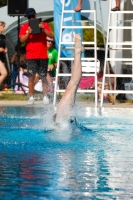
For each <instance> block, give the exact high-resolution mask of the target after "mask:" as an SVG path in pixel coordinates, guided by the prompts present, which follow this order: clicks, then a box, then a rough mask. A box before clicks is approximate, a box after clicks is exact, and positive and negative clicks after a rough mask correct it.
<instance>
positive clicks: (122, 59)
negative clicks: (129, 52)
mask: <svg viewBox="0 0 133 200" xmlns="http://www.w3.org/2000/svg"><path fill="white" fill-rule="evenodd" d="M106 60H107V61H133V59H132V58H107V59H106Z"/></svg>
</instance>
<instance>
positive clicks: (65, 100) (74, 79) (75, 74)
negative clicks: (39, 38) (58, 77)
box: [56, 34, 82, 122]
mask: <svg viewBox="0 0 133 200" xmlns="http://www.w3.org/2000/svg"><path fill="white" fill-rule="evenodd" d="M81 51H82V43H81V36H80V34H77V35H76V36H75V56H74V63H73V68H72V76H71V79H70V81H69V83H68V86H67V88H66V91H65V93H64V95H63V97H62V99H61V100H60V102H59V105H58V108H57V114H56V122H60V121H61V120H63V119H64V118H65V119H68V118H69V117H70V115H71V113H70V111H71V110H72V107H73V105H74V103H75V97H76V92H77V88H78V85H79V82H80V79H81V77H82V67H81Z"/></svg>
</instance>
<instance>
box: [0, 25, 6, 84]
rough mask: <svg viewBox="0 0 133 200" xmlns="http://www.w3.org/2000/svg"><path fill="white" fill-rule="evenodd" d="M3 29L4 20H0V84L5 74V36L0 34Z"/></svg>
mask: <svg viewBox="0 0 133 200" xmlns="http://www.w3.org/2000/svg"><path fill="white" fill-rule="evenodd" d="M4 31H5V22H2V21H0V85H1V84H2V82H3V81H4V79H5V78H6V76H7V70H6V67H5V53H7V48H6V43H5V36H4V35H3V34H2V33H3V32H4Z"/></svg>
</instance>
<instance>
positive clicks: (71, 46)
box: [53, 1, 98, 107]
mask: <svg viewBox="0 0 133 200" xmlns="http://www.w3.org/2000/svg"><path fill="white" fill-rule="evenodd" d="M64 2H65V1H63V3H62V17H61V27H60V39H59V49H58V65H57V69H56V81H55V89H54V100H53V104H54V106H56V103H57V94H59V93H63V92H65V89H60V86H59V77H69V78H70V76H71V73H61V72H60V63H61V62H64V61H70V62H71V66H72V63H73V60H74V54H72V56H71V57H69V58H68V57H62V56H61V50H62V49H63V50H64V47H62V45H64V44H65V45H67V47H66V48H65V49H71V50H72V51H73V50H74V42H73V35H72V38H71V41H69V42H68V41H67V42H66V41H63V39H62V38H63V30H64V29H66V28H67V29H71V30H72V33H73V32H74V30H75V29H93V30H94V41H92V42H89V41H83V42H82V44H83V45H93V47H85V50H86V49H92V48H93V49H94V57H84V56H82V57H81V63H82V62H83V63H85V62H86V63H92V65H93V73H83V71H84V70H82V77H83V76H87V77H90V76H91V77H92V76H93V77H94V78H95V89H85V90H84V89H80V90H79V89H78V90H77V92H78V93H93V94H95V107H97V67H98V61H97V38H96V10H82V11H81V13H92V14H93V15H94V25H90V26H85V25H82V24H81V25H80V26H79V25H78V26H77V25H76V21H75V20H74V19H73V20H72V21H73V23H72V26H64V14H65V13H71V14H72V16H73V15H74V14H75V12H74V11H73V10H65V8H64ZM81 21H82V22H88V20H81ZM81 21H80V22H81ZM73 53H74V51H73ZM94 63H95V66H94ZM84 67H85V65H84ZM86 67H88V66H86ZM94 69H95V70H94ZM86 71H87V70H86Z"/></svg>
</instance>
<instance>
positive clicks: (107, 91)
mask: <svg viewBox="0 0 133 200" xmlns="http://www.w3.org/2000/svg"><path fill="white" fill-rule="evenodd" d="M103 93H114V94H119V93H122V94H133V90H103Z"/></svg>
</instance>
